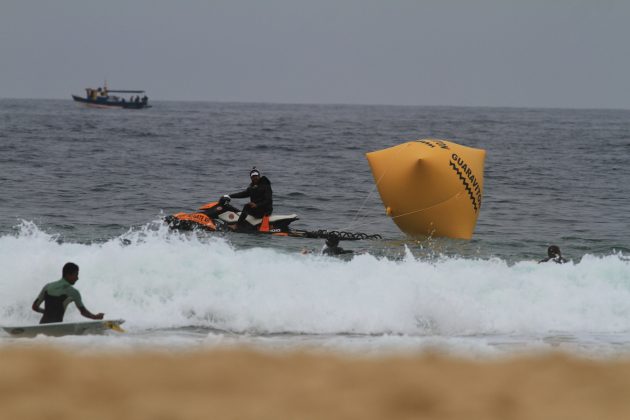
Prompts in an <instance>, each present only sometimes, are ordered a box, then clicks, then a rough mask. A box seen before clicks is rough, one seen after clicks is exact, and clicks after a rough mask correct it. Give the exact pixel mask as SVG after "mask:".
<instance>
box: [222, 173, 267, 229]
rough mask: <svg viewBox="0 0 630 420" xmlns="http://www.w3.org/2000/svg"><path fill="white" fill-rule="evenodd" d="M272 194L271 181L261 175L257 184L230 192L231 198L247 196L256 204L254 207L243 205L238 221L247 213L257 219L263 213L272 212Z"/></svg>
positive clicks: (243, 218) (242, 219) (263, 214)
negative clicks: (243, 189)
mask: <svg viewBox="0 0 630 420" xmlns="http://www.w3.org/2000/svg"><path fill="white" fill-rule="evenodd" d="M272 195H273V191H272V190H271V182H269V179H268V178H267V177H266V176H263V177H261V178H260V180H259V181H258V184H253V183H252V184H249V187H247V189H246V190H245V191H241V192H237V193H233V194H230V197H232V198H245V197H249V201H251V202H252V203H255V204H256V208H250V207H249V206H248V205H245V207H243V211H242V212H241V216H240V217H239V218H238V222H239V223H241V222H242V221H244V220H245V218H246V217H247V215H248V214H251V215H252V216H254V217H256V218H258V219H260V218H261V217H263V216H265V215H270V214H271V213H272V212H273V197H272Z"/></svg>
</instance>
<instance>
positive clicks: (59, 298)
mask: <svg viewBox="0 0 630 420" xmlns="http://www.w3.org/2000/svg"><path fill="white" fill-rule="evenodd" d="M78 280H79V266H78V265H76V264H74V263H71V262H69V263H66V264H65V265H64V266H63V269H62V271H61V279H59V280H57V281H54V282H52V283H48V284H47V285H45V286H44V288H43V289H42V291H41V292H40V293H39V296H37V299H35V302H33V307H32V308H33V310H34V311H35V312H38V313H40V314H43V316H42V319H41V320H40V321H39V323H40V324H48V323H51V322H63V316H64V314H65V313H66V307H67V306H68V305H69V304H70V303H72V302H74V304H75V305H76V306H77V308H78V309H79V312H81V315H83V316H84V317H86V318H90V319H97V320H98V319H103V316H105V314H103V313H98V314H93V313H92V312H90V311H88V310H87V308H86V307H85V305H83V301H82V300H81V293H79V291H78V290H77V289H75V288H74V284H75V283H76V282H77V281H78ZM42 303H44V308H43V309H42V308H41V304H42Z"/></svg>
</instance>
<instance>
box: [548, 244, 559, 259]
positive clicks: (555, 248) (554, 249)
mask: <svg viewBox="0 0 630 420" xmlns="http://www.w3.org/2000/svg"><path fill="white" fill-rule="evenodd" d="M547 255H548V256H550V257H552V258H553V257H555V256H556V255H557V256H560V248H558V246H557V245H551V246H550V247H549V248H547Z"/></svg>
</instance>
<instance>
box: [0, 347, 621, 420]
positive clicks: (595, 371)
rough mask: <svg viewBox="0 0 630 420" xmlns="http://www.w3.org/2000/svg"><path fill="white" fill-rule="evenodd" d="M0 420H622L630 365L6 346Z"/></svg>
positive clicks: (555, 357) (556, 359) (0, 372)
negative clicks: (98, 351) (80, 351)
mask: <svg viewBox="0 0 630 420" xmlns="http://www.w3.org/2000/svg"><path fill="white" fill-rule="evenodd" d="M0 418H2V419H11V420H20V419H38V420H41V419H65V420H73V419H90V420H101V419H102V420H105V419H107V420H112V419H114V420H124V419H134V420H144V419H146V420H149V419H151V420H170V419H368V420H369V419H467V420H474V419H501V420H506V419H571V420H580V419H627V418H630V361H608V362H598V361H591V360H581V359H576V358H573V357H569V356H565V355H559V354H549V355H538V356H530V357H519V358H515V359H509V360H494V361H493V360H485V361H471V360H460V359H454V358H449V357H442V356H438V355H434V354H427V355H419V356H414V357H412V356H409V357H379V358H357V357H351V356H340V355H332V354H330V355H329V354H325V355H323V354H313V353H285V354H282V355H272V354H269V353H259V352H255V351H251V350H246V349H240V350H239V349H234V350H214V351H205V352H198V353H147V352H131V353H129V352H127V353H124V352H121V353H104V354H98V355H94V356H86V355H83V354H82V355H77V354H74V353H72V352H71V351H70V350H59V349H45V348H37V347H35V348H6V349H2V350H0Z"/></svg>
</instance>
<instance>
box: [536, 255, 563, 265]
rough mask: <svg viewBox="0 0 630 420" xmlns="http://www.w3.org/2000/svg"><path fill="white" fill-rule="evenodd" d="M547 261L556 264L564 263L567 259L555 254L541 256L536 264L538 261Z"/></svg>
mask: <svg viewBox="0 0 630 420" xmlns="http://www.w3.org/2000/svg"><path fill="white" fill-rule="evenodd" d="M549 261H553V262H555V263H556V264H564V263H565V262H567V260H565V259H564V258H563V257H561V256H560V255H556V256H555V257H547V258H543V259H542V260H540V261H538V264H540V263H544V262H549Z"/></svg>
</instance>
